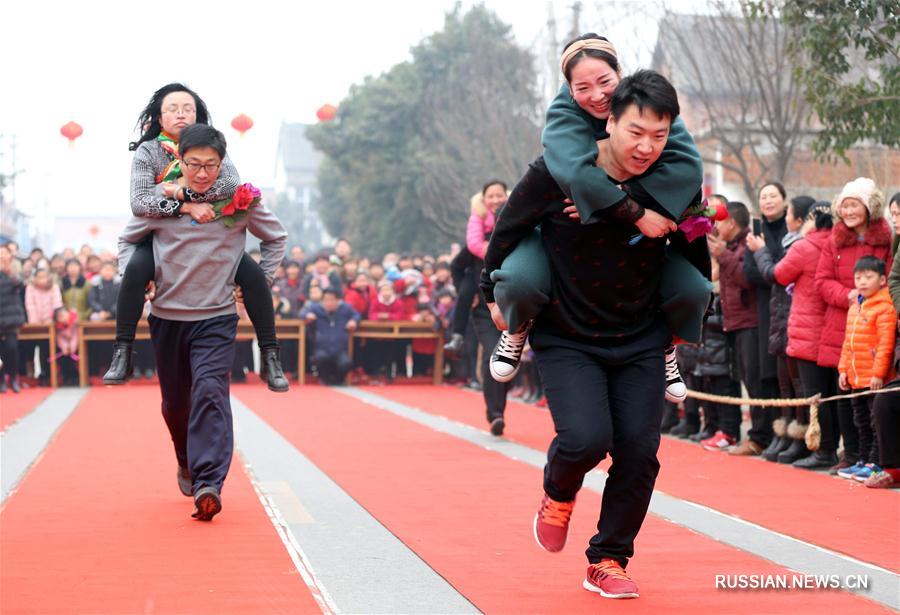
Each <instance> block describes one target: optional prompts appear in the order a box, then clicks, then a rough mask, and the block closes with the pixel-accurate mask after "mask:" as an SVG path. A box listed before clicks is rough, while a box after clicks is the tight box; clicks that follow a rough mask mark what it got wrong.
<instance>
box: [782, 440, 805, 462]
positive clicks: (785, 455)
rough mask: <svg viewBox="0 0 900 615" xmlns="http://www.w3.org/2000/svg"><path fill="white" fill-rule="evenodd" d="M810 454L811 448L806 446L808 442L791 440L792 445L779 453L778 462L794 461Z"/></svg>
mask: <svg viewBox="0 0 900 615" xmlns="http://www.w3.org/2000/svg"><path fill="white" fill-rule="evenodd" d="M807 456H809V449H808V448H806V442H805V441H803V440H800V439H799V438H798V439H796V440H793V439H792V440H791V445H790V446H789V447H787V448H786V449H785V450H783V451H781V452H780V453H778V463H794V462H795V461H797V460H798V459H803V458H805V457H807Z"/></svg>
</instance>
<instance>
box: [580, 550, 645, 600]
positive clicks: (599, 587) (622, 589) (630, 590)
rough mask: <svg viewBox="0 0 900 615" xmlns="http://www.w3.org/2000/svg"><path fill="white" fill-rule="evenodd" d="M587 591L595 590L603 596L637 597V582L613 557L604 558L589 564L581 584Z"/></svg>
mask: <svg viewBox="0 0 900 615" xmlns="http://www.w3.org/2000/svg"><path fill="white" fill-rule="evenodd" d="M581 585H582V587H584V588H585V589H586V590H588V591H589V592H597V593H598V594H600V595H601V596H603V597H604V598H637V597H638V587H637V584H636V583H635V582H634V581H632V580H631V577H629V576H628V573H626V572H625V569H624V568H622V566H620V565H619V562H617V561H616V560H614V559H604V560H601V561H600V562H598V563H596V564H591V565H590V566H588V569H587V576H586V577H585V579H584V583H582V584H581Z"/></svg>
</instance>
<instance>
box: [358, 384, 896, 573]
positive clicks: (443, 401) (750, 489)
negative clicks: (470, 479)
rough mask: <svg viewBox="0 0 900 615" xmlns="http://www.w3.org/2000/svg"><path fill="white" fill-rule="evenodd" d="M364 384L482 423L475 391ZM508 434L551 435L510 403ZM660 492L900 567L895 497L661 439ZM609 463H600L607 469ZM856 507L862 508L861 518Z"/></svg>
mask: <svg viewBox="0 0 900 615" xmlns="http://www.w3.org/2000/svg"><path fill="white" fill-rule="evenodd" d="M366 390H368V391H370V392H372V393H375V394H377V395H383V396H384V397H386V398H388V399H392V400H394V401H397V402H400V403H402V404H406V405H409V406H414V407H416V408H419V409H421V410H424V411H426V412H430V413H431V414H435V415H441V416H446V417H447V418H450V419H453V420H455V421H459V422H462V423H466V424H469V425H473V426H475V427H478V428H479V429H486V428H487V422H486V419H485V418H484V401H483V399H482V397H481V395H479V394H475V393H473V392H471V391H464V390H460V389H457V388H453V387H443V389H441V393H440V394H439V395H438V394H435V391H434V389H433V388H432V387H369V388H367V389H366ZM506 416H507V428H506V433H505V437H507V438H508V439H510V440H512V441H515V442H519V443H520V444H524V445H526V446H529V447H531V448H535V449H537V450H541V451H545V450H546V449H547V446H548V445H549V443H550V440H551V439H552V438H553V422H552V420H551V418H550V413H549V412H548V411H547V410H546V409H540V408H536V407H534V406H531V405H527V404H519V403H515V402H511V403H510V404H509V405H508V407H507V414H506ZM659 458H660V462H661V464H662V468H661V470H660V473H659V478H658V479H657V482H656V488H657V489H658V490H659V491H662V492H664V493H667V494H669V495H673V496H676V497H678V498H681V499H684V500H689V501H691V502H695V503H698V504H702V505H704V506H708V507H710V508H714V509H716V510H719V511H721V512H725V513H729V514H732V515H734V516H737V517H740V518H741V519H746V520H747V521H751V522H753V523H756V524H758V525H762V526H764V527H766V528H768V529H771V530H775V531H777V532H780V533H782V534H787V535H789V536H793V537H795V538H799V539H801V540H805V541H807V542H811V543H814V544H816V545H819V546H822V547H826V548H828V549H831V550H834V551H838V552H840V553H845V554H848V555H851V556H853V557H855V558H857V559H860V560H862V561H865V562H870V563H873V564H877V565H879V566H882V567H883V568H887V569H888V570H893V571H895V572H897V571H900V558H898V554H900V535H898V534H900V533H898V532H897V531H896V528H897V522H898V519H900V498H898V497H897V495H898V494H897V493H896V492H895V491H893V490H886V489H868V488H866V487H864V486H863V485H862V484H861V483H858V482H856V481H846V480H843V479H838V478H835V477H832V476H828V475H825V474H821V473H817V472H807V471H803V470H797V469H795V468H791V467H789V466H785V465H780V464H775V463H768V462H764V461H761V460H760V459H754V458H735V457H730V456H728V455H726V454H723V453H714V452H709V451H705V450H703V449H702V448H700V446H698V445H697V444H694V443H691V442H686V441H683V440H676V439H674V438H668V437H664V438H663V440H662V445H661V447H660V453H659ZM608 466H609V461H608V460H606V461H604V462H603V464H601V467H603V468H604V469H606V468H608ZM860 511H865V513H864V522H861V521H863V519H862V518H861V517H860Z"/></svg>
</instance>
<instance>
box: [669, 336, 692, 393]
mask: <svg viewBox="0 0 900 615" xmlns="http://www.w3.org/2000/svg"><path fill="white" fill-rule="evenodd" d="M685 399H687V387H686V386H685V384H684V380H682V379H681V372H679V371H678V361H677V359H676V358H675V346H669V347H668V348H666V400H667V401H670V402H672V403H673V404H677V403H679V402H682V401H684V400H685Z"/></svg>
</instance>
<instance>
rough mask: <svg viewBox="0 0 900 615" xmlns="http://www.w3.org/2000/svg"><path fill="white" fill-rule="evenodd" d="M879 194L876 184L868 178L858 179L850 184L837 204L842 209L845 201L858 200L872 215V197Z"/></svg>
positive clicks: (840, 195) (842, 192) (839, 196)
mask: <svg viewBox="0 0 900 615" xmlns="http://www.w3.org/2000/svg"><path fill="white" fill-rule="evenodd" d="M876 192H878V187H877V186H876V185H875V182H874V181H872V180H871V179H869V178H868V177H857V178H856V179H854V180H853V181H852V182H848V183H847V184H846V185H845V186H844V188H843V190H841V193H840V194H839V195H838V198H837V200H836V201H835V204H836V205H837V206H838V207H840V206H841V204H842V203H843V202H844V199H858V200H859V201H860V202H862V204H863V205H865V206H866V209H867V210H868V211H869V215H870V216H871V215H872V213H873V212H872V205H873V203H872V197H873V196H874V195H875V193H876Z"/></svg>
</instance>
